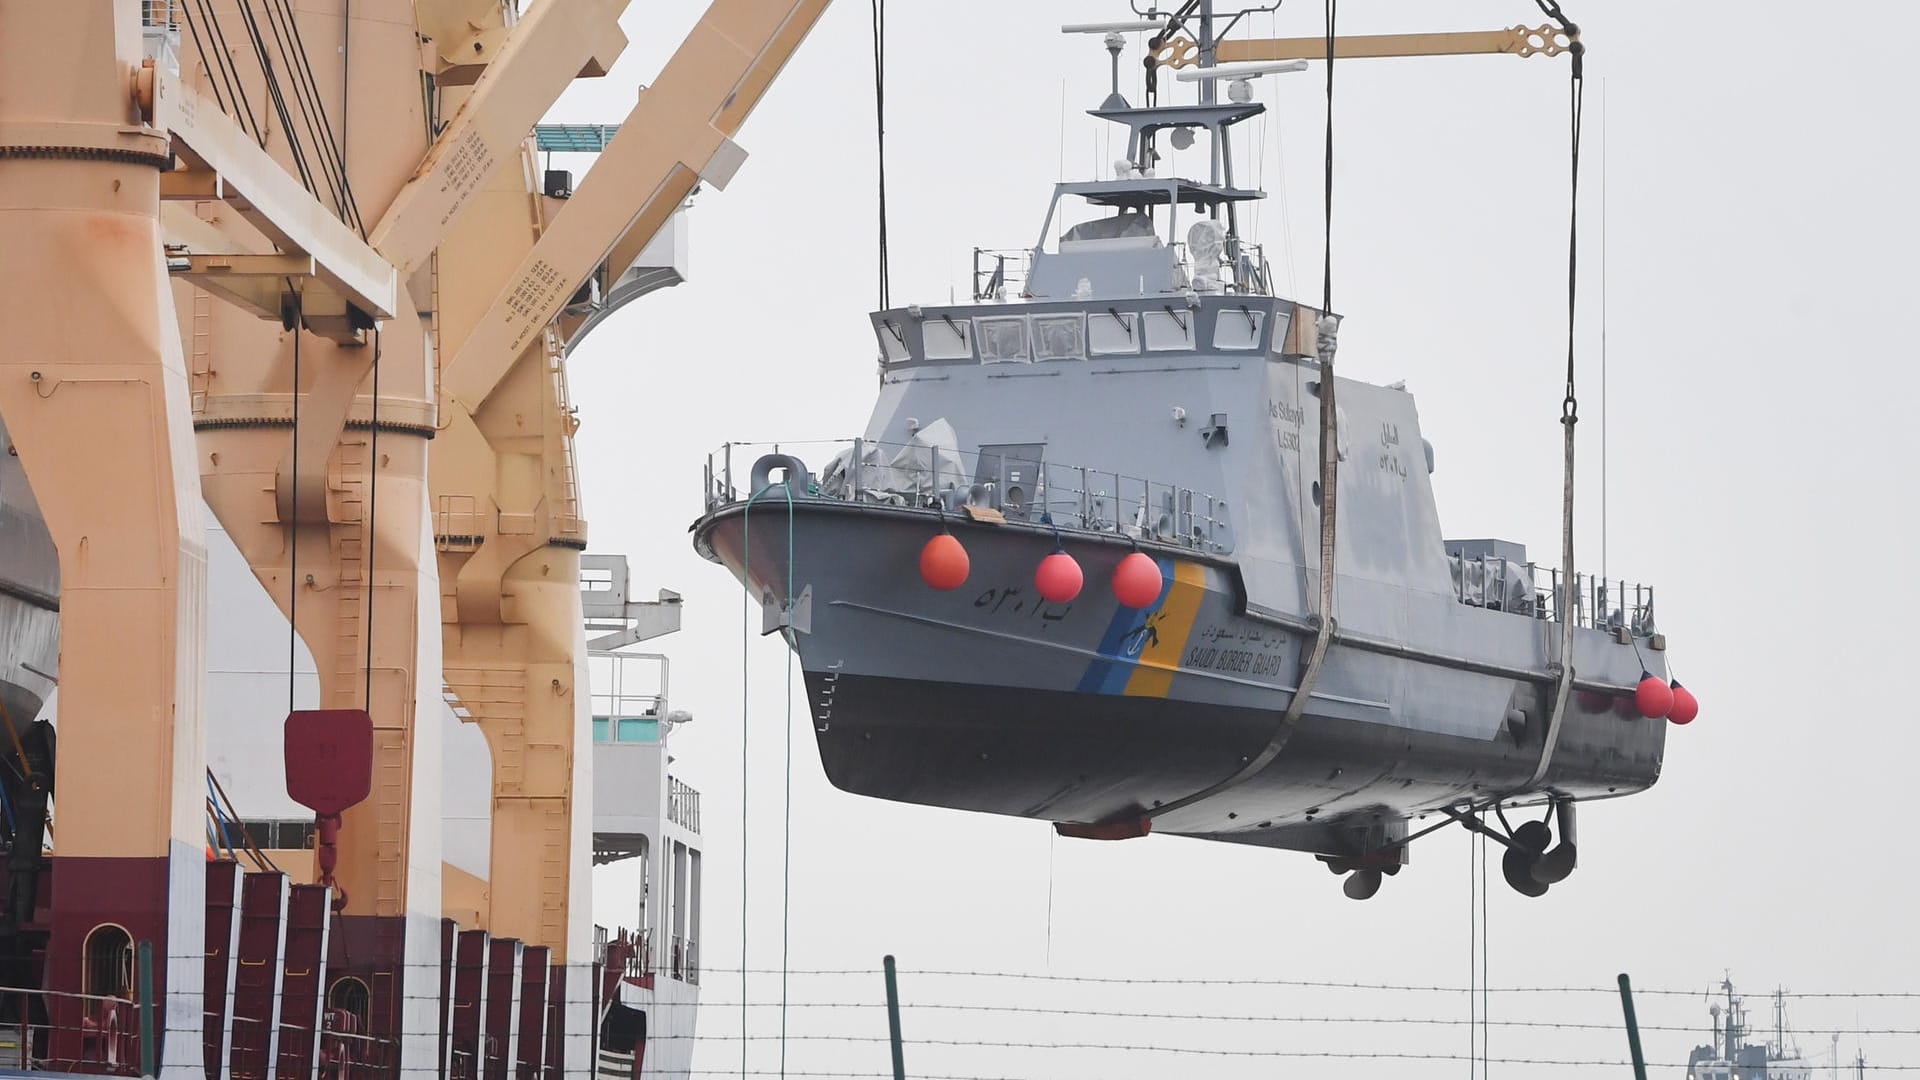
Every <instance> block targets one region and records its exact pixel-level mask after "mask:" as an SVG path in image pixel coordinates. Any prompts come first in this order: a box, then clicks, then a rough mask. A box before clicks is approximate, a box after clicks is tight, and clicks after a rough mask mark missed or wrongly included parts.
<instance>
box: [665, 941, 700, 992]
mask: <svg viewBox="0 0 1920 1080" xmlns="http://www.w3.org/2000/svg"><path fill="white" fill-rule="evenodd" d="M669 956H670V960H671V966H670V967H669V968H668V971H667V973H668V974H669V975H670V976H672V977H673V978H675V979H678V980H680V981H681V982H683V983H687V984H689V985H691V986H699V985H700V946H699V945H698V944H696V943H695V942H693V941H692V940H690V939H689V938H687V937H685V936H684V935H681V934H675V935H673V951H672V952H671V953H670V954H669Z"/></svg>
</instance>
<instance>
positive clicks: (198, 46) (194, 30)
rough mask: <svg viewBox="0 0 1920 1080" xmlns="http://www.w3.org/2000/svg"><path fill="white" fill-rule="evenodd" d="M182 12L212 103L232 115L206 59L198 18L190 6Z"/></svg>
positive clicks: (199, 1)
mask: <svg viewBox="0 0 1920 1080" xmlns="http://www.w3.org/2000/svg"><path fill="white" fill-rule="evenodd" d="M205 2H206V0H195V3H199V4H204V3H205ZM183 14H184V15H185V19H184V20H183V21H184V22H185V23H186V24H187V34H188V36H190V37H191V38H193V51H194V52H195V53H197V54H198V55H199V57H200V66H201V67H202V68H204V69H206V72H207V82H208V85H210V86H211V87H212V89H213V103H214V104H215V105H218V106H220V113H221V115H223V116H232V115H233V110H232V109H229V108H227V99H226V96H225V95H224V94H223V93H222V92H221V89H220V81H219V79H217V78H215V76H214V70H213V62H212V61H210V60H208V59H207V46H206V43H205V42H204V41H202V40H201V38H200V26H199V20H198V19H196V18H194V16H193V9H192V8H188V9H186V10H185V12H184V13H183ZM208 33H209V34H211V33H212V31H211V30H209V31H208ZM216 52H217V50H216ZM240 130H241V131H243V132H244V131H246V126H245V125H242V126H241V128H240Z"/></svg>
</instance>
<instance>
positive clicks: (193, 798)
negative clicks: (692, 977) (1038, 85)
mask: <svg viewBox="0 0 1920 1080" xmlns="http://www.w3.org/2000/svg"><path fill="white" fill-rule="evenodd" d="M625 6H626V3H625V0H565V2H560V0H547V2H543V3H539V4H536V5H533V6H531V8H530V9H529V10H528V11H527V12H525V13H524V14H519V13H518V9H519V7H520V5H519V4H518V3H509V2H506V0H359V2H358V3H353V4H348V3H346V2H345V0H332V2H327V0H322V2H315V3H303V4H301V5H300V7H299V9H298V10H295V9H294V7H293V6H292V5H288V4H280V5H278V6H277V7H276V6H275V5H272V4H267V5H263V6H262V8H261V9H258V10H256V9H255V8H254V7H253V5H249V4H233V3H196V4H193V5H191V6H190V8H189V5H185V4H182V5H179V6H178V7H177V8H176V7H175V6H174V5H172V4H167V3H164V2H161V3H157V4H156V3H155V2H154V0H146V2H144V3H143V2H141V0H76V2H74V3H69V4H57V5H56V4H45V3H41V2H40V0H0V252H4V255H5V258H6V259H7V261H8V264H9V269H10V270H13V271H15V272H14V273H12V274H10V275H9V277H10V284H9V287H8V288H6V289H4V290H0V325H4V326H6V327H7V339H6V344H5V347H4V349H3V350H0V410H3V411H4V413H5V416H6V420H7V425H8V428H7V429H8V431H9V433H10V437H11V439H12V444H13V445H12V447H11V449H12V450H13V452H16V453H18V455H19V456H20V458H21V461H22V464H23V466H24V468H25V471H26V473H27V476H28V477H29V480H30V481H31V483H32V485H33V488H34V491H35V492H36V494H37V495H38V496H39V501H40V505H41V507H42V510H43V512H44V514H45V516H46V519H47V523H48V526H49V529H50V531H51V532H52V534H53V537H54V539H55V542H56V545H57V547H58V548H59V554H60V564H61V573H62V583H63V588H62V596H61V652H62V662H61V676H62V682H63V684H64V685H63V691H64V692H63V693H62V695H61V706H60V715H61V738H62V743H63V748H64V749H65V753H63V754H62V755H61V756H60V758H59V763H58V766H57V776H58V788H59V800H60V803H59V805H60V809H61V816H60V830H59V846H58V855H57V857H56V859H55V860H54V865H55V873H56V876H57V877H58V878H59V879H60V881H61V883H62V885H61V891H60V896H61V906H60V907H59V908H58V909H57V910H56V912H55V915H54V918H53V922H52V928H51V933H50V938H49V942H48V957H49V960H48V966H47V986H48V988H49V989H52V990H67V991H76V990H79V989H82V981H83V974H82V972H81V970H80V967H81V964H80V957H81V954H82V951H83V944H84V940H85V939H86V938H87V936H88V935H89V933H91V932H92V931H93V930H94V929H96V928H98V927H101V926H104V925H108V924H112V925H115V926H118V927H120V928H123V929H124V930H125V931H126V932H128V933H129V934H131V935H132V936H134V937H137V938H141V939H145V940H150V941H152V942H153V943H154V945H155V956H156V960H155V964H156V966H157V971H156V972H155V974H158V975H159V979H158V980H157V982H156V985H158V986H163V987H165V992H166V995H167V997H166V1002H167V1013H168V1017H169V1020H168V1023H169V1027H170V1028H173V1027H175V1026H178V1027H186V1028H193V1027H194V1026H195V1025H197V1024H198V1023H199V1017H200V1016H201V1015H202V1008H201V1003H200V985H201V981H200V980H201V973H200V972H199V971H197V970H195V965H194V964H181V963H177V962H175V963H171V964H169V963H168V962H167V960H168V958H169V957H173V958H177V957H180V956H183V955H198V952H199V950H200V948H201V936H202V934H203V933H204V929H203V925H202V920H203V915H204V912H203V902H202V897H203V895H204V891H205V889H206V882H207V880H208V878H207V876H206V872H205V871H203V869H202V866H201V863H202V859H201V846H202V842H201V831H202V828H201V818H202V803H203V796H202V794H201V786H202V779H201V777H202V773H203V771H204V767H205V749H204V732H203V728H202V710H201V703H200V691H201V686H202V681H203V676H204V660H203V653H204V641H205V629H204V627H205V605H206V599H205V597H206V591H205V590H206V582H205V574H206V556H205V548H204V524H203V521H202V518H201V515H200V506H201V500H202V496H203V494H204V499H205V503H206V505H207V506H209V507H210V508H211V509H212V510H213V512H214V514H215V516H216V517H217V518H218V519H219V521H220V522H221V524H222V526H223V527H224V528H225V529H226V531H227V532H228V533H229V534H230V535H231V536H232V537H233V539H234V541H235V543H236V545H237V546H238V547H239V549H240V551H241V552H242V553H243V554H244V555H245V557H246V558H247V561H248V563H249V564H250V565H251V566H252V568H253V570H254V573H255V575H256V576H257V577H258V578H259V580H260V581H261V583H262V585H263V586H264V587H265V588H266V590H267V591H268V593H269V594H270V595H272V596H273V597H274V599H275V601H276V603H278V604H279V605H280V607H281V609H282V611H283V612H284V613H286V614H287V615H288V617H289V619H290V620H291V621H292V623H293V626H294V629H295V631H296V632H297V634H298V636H299V639H300V640H301V641H302V642H303V643H304V644H305V646H306V648H307V650H308V651H309V652H310V653H311V655H312V657H313V659H314V662H315V665H316V667H317V669H318V671H319V675H320V680H319V702H318V704H319V706H320V707H321V708H322V709H326V710H344V711H348V712H353V711H364V712H365V713H366V714H368V716H370V718H371V727H372V729H373V745H372V768H371V770H370V771H371V784H370V789H371V792H370V795H369V796H368V797H367V798H366V799H365V800H364V801H362V802H360V803H359V804H358V805H356V806H354V807H352V808H350V809H348V810H346V812H345V814H344V815H343V819H342V820H341V823H340V827H339V832H338V839H337V849H338V852H339V858H338V863H337V865H336V866H329V865H328V863H330V862H331V861H332V860H331V857H330V856H328V857H325V858H323V859H322V860H321V871H322V873H323V874H324V875H325V876H326V877H327V879H328V880H329V883H331V884H333V885H334V886H335V887H336V892H335V894H334V899H335V902H336V903H340V902H341V901H342V900H344V909H343V911H342V917H341V918H340V920H339V921H337V922H336V923H335V924H334V926H335V932H336V933H338V934H340V935H342V936H343V937H344V938H345V939H346V940H347V942H348V947H347V949H346V950H345V954H346V955H347V956H348V957H349V958H350V959H349V964H348V969H349V970H348V971H347V972H346V973H345V974H348V975H351V976H353V977H358V978H361V979H362V980H363V981H364V982H365V983H366V984H367V986H368V987H369V988H370V992H371V994H372V997H373V999H374V1000H373V1002H372V1008H371V1010H370V1023H371V1027H370V1029H369V1031H368V1034H369V1035H370V1036H373V1037H375V1038H378V1039H388V1040H396V1041H397V1042H398V1044H399V1057H398V1061H397V1065H398V1066H399V1067H400V1068H401V1069H402V1070H403V1071H407V1070H428V1069H435V1068H436V1065H435V1058H436V1057H440V1055H442V1054H443V1053H444V1051H443V1050H442V1049H441V1048H440V1047H439V1045H438V1043H439V1042H440V1040H439V1038H438V1036H437V1032H438V1025H439V1023H440V1020H439V1019H438V1018H436V1017H435V1016H434V1009H435V1005H434V1000H435V998H434V997H433V996H432V995H429V994H426V993H423V992H420V991H421V990H423V989H424V988H420V987H416V988H415V990H414V992H409V991H408V989H407V983H406V979H407V976H408V973H409V972H416V973H418V972H423V971H426V970H428V969H439V968H442V967H444V966H445V963H446V960H445V956H444V954H443V947H444V946H443V938H442V934H441V928H440V925H439V921H440V920H439V916H440V911H441V902H442V897H441V863H440V843H439V832H440V807H439V800H438V798H437V791H438V788H439V770H440V761H439V753H438V749H439V747H438V734H437V733H438V725H437V723H436V722H435V721H434V719H433V718H434V717H435V713H436V710H439V709H441V708H442V707H443V704H442V702H443V696H444V695H445V694H446V693H447V692H448V690H449V688H450V690H451V693H452V695H453V697H454V698H455V699H457V701H458V703H459V704H460V706H461V712H462V713H463V714H464V715H465V716H467V717H469V718H470V719H472V720H473V721H474V722H476V723H478V724H479V725H480V726H481V728H482V729H483V731H484V732H485V734H486V736H487V739H488V743H489V747H490V749H491V752H492V756H493V773H494V775H493V790H494V803H493V805H494V825H493V848H492V858H491V866H490V873H489V895H488V904H487V907H486V909H485V912H484V914H483V919H484V921H485V922H486V923H487V925H488V928H489V929H491V930H493V931H494V932H495V933H496V934H502V935H511V936H515V937H518V938H520V939H521V940H523V941H524V942H526V943H527V944H529V945H533V946H537V947H542V948H545V949H547V950H549V952H550V956H551V959H552V961H553V962H554V963H555V964H560V963H564V962H566V961H567V960H568V959H569V958H576V959H577V958H580V957H582V956H583V954H584V953H585V952H586V949H587V945H588V943H589V939H588V936H587V935H588V931H589V928H590V913H589V911H588V904H587V897H588V895H589V894H588V874H587V868H588V859H589V856H590V850H591V845H590V843H589V842H588V841H587V833H588V831H589V821H588V815H589V814H590V812H591V811H590V806H591V799H590V782H591V774H590V767H591V758H590V755H588V754H587V753H586V752H585V748H584V747H581V748H579V750H578V751H576V746H575V741H576V739H577V738H581V737H582V736H581V733H583V732H584V731H585V730H586V729H587V717H586V710H587V708H588V705H587V701H588V695H587V694H586V693H585V682H586V672H585V644H584V640H583V633H582V624H581V610H580V598H579V593H578V579H579V568H578V561H579V551H580V549H581V548H582V547H583V546H584V544H585V536H586V532H585V523H584V519H583V517H582V514H581V511H580V507H579V498H578V477H577V475H576V469H575V466H574V461H573V450H572V434H573V424H574V420H573V416H572V413H571V410H570V409H569V408H568V406H567V403H566V400H565V396H564V387H565V369H564V355H565V344H566V343H565V341H564V339H563V333H564V331H565V330H566V329H567V328H569V327H570V326H571V325H572V324H571V323H557V322H556V320H557V319H559V317H560V316H561V313H562V308H563V306H564V305H565V304H566V303H567V301H568V300H569V299H570V298H571V297H572V296H573V295H574V294H575V293H576V292H577V291H578V290H579V289H580V288H581V287H582V285H583V284H584V283H585V282H586V281H587V280H588V279H589V278H590V277H591V276H593V275H594V274H595V273H596V271H598V270H599V268H600V267H601V266H602V264H603V263H604V262H605V261H607V260H608V259H609V257H611V258H612V259H613V260H615V261H616V262H618V261H619V260H622V259H624V260H625V261H626V262H631V261H632V258H633V256H634V254H635V253H637V252H638V251H639V250H640V248H641V247H644V246H645V244H646V242H647V240H648V239H649V238H650V237H651V236H652V235H653V234H654V232H655V231H656V230H657V229H658V228H659V226H660V225H661V224H662V222H664V221H665V220H666V219H667V217H668V216H669V215H670V214H671V213H672V212H673V211H674V210H676V209H678V208H679V207H680V206H681V205H682V204H683V203H684V201H685V199H686V197H687V196H688V194H689V192H690V191H691V190H692V188H693V186H694V185H695V184H696V183H699V182H701V181H702V180H704V181H706V182H708V183H710V184H712V185H714V186H721V185H724V183H725V182H726V179H727V178H728V177H729V176H730V175H731V174H732V172H733V171H734V170H735V169H736V168H737V167H738V166H739V164H740V162H741V160H742V159H743V157H744V154H743V152H742V151H741V150H740V149H739V147H738V146H736V145H735V144H734V143H733V142H732V136H733V135H734V133H735V132H737V130H738V129H739V126H740V124H741V123H742V122H743V121H744V119H745V117H746V115H747V113H748V112H749V111H750V110H751V109H752V107H753V105H754V104H755V103H757V101H758V100H759V98H760V97H761V95H762V93H763V92H764V91H765V89H766V87H767V86H768V84H769V83H770V82H771V81H772V79H773V78H774V76H775V75H776V74H777V73H778V72H779V70H780V68H781V67H782V65H783V64H784V63H785V61H786V60H787V58H788V57H789V56H790V55H791V54H792V52H793V50H794V49H796V48H797V47H798V46H799V44H800V42H801V41H802V40H803V39H804V37H805V35H806V33H807V31H808V30H809V29H810V28H811V27H812V25H813V24H814V22H815V20H816V19H817V18H818V17H819V15H820V13H821V12H822V11H823V10H824V8H825V7H826V0H797V2H796V0H716V2H714V3H713V4H712V6H711V7H710V8H709V9H708V11H707V12H706V14H705V15H704V16H703V17H702V18H701V20H700V21H699V23H698V24H697V25H696V26H695V28H694V30H693V32H692V33H691V34H690V35H689V36H688V38H687V40H686V41H685V42H684V43H683V44H682V45H681V47H680V49H679V50H678V52H676V53H675V55H674V57H673V59H672V61H671V62H670V63H669V65H668V66H667V68H666V69H665V70H664V71H663V72H662V73H661V75H660V77H659V78H658V79H657V80H655V82H654V83H653V84H652V85H651V86H650V87H649V88H648V89H647V90H646V92H645V93H644V94H643V95H642V96H641V98H640V100H639V103H638V104H637V105H636V106H635V107H634V109H633V111H632V113H631V114H630V115H629V116H628V117H627V118H626V120H625V122H624V123H623V124H622V125H621V128H620V133H619V134H618V135H617V136H616V137H615V138H614V139H613V140H612V141H611V142H610V144H609V145H608V146H607V148H606V152H605V153H603V154H602V155H601V157H600V160H599V163H598V164H597V166H596V167H595V168H594V170H593V171H592V172H591V174H590V175H589V176H588V177H587V180H586V182H585V183H583V184H582V185H581V187H580V189H579V191H578V192H575V193H573V196H572V198H571V199H568V200H565V201H559V200H551V199H547V198H545V197H544V196H543V194H542V192H541V191H540V190H539V188H538V186H537V185H536V184H535V183H534V176H535V173H534V172H533V171H532V170H531V169H530V168H529V167H528V166H529V165H530V163H531V158H530V154H531V151H530V148H529V139H530V136H531V132H532V128H533V125H534V123H535V121H536V120H538V119H539V117H540V116H541V114H542V113H544V112H545V111H546V109H547V108H548V107H549V106H550V105H551V103H552V102H553V101H554V100H555V98H557V97H558V95H559V94H560V92H561V91H562V90H564V89H565V88H566V86H567V85H569V84H570V82H571V81H572V80H573V79H574V78H576V77H581V76H594V75H600V74H604V73H605V72H606V71H607V70H608V69H609V68H610V67H611V65H612V63H613V61H614V59H615V58H616V57H617V56H618V55H619V54H620V52H621V50H622V48H623V47H624V45H625V44H626V39H625V37H624V35H623V34H622V32H621V30H620V27H619V24H618V18H619V16H620V14H621V11H622V10H623V9H624V8H625ZM261 12H264V14H261ZM262 18H264V19H265V20H266V26H265V28H264V29H263V28H262V26H261V24H260V21H259V20H260V19H262ZM156 20H158V22H159V24H160V25H161V26H163V27H173V28H179V27H181V26H184V27H185V29H186V30H187V31H188V34H189V36H190V37H191V40H192V42H193V45H192V47H191V48H183V49H182V55H181V56H180V61H181V62H180V64H179V69H178V71H175V70H171V69H170V66H169V64H167V63H166V62H165V61H164V60H160V61H158V62H156V60H155V59H149V58H146V57H144V56H143V52H142V29H143V24H146V25H147V26H148V27H149V28H150V27H151V26H152V25H153V24H155V22H156ZM248 42H251V44H252V45H253V46H254V47H255V52H256V54H257V55H256V56H254V57H252V58H251V59H250V58H249V57H248V55H247V52H246V49H245V47H244V45H245V43H248ZM309 45H312V46H315V47H312V48H309V47H308V46H309ZM321 46H324V47H321ZM336 46H337V47H336ZM276 50H277V51H276ZM254 61H257V62H254ZM349 64H351V71H349V70H348V65H349ZM436 253H438V254H439V256H444V257H437V254H436ZM620 265H622V266H624V265H625V263H621V264H620ZM29 271H30V272H29ZM443 649H444V671H445V679H444V680H443ZM290 663H291V658H290ZM260 719H261V722H263V723H266V722H272V721H273V720H275V719H277V718H267V717H262V718H260ZM130 808H131V809H132V812H131V813H130V812H129V810H130ZM329 838H331V834H329ZM329 870H331V873H328V871H329ZM283 903H284V901H283ZM169 942H171V943H172V944H169ZM574 967H575V968H578V967H579V965H578V964H576V965H574ZM414 977H415V978H418V977H419V976H418V975H415V976H414ZM582 981H583V980H582ZM585 1000H586V996H585V994H584V993H574V992H569V993H568V995H567V1001H568V1011H569V1013H570V1014H571V1015H572V1016H573V1019H572V1020H571V1021H570V1022H569V1023H568V1024H567V1028H566V1030H567V1032H568V1036H569V1039H570V1040H584V1038H585V1037H586V1035H587V1032H588V1030H589V1025H588V1023H587V1022H586V1014H585V1009H584V1005H583V1003H584V1001H585ZM75 1026H76V1029H77V1025H75ZM440 1060H441V1061H442V1063H444V1060H445V1059H444V1057H440ZM567 1060H568V1065H569V1071H573V1070H576V1069H585V1068H586V1067H588V1065H589V1064H590V1063H589V1062H588V1061H587V1054H586V1053H585V1050H584V1042H582V1043H581V1044H580V1048H579V1049H577V1050H576V1051H575V1052H574V1053H570V1054H568V1055H567ZM159 1065H160V1067H161V1068H162V1069H164V1070H166V1071H168V1072H170V1073H175V1074H179V1075H185V1074H186V1071H187V1070H191V1071H192V1072H194V1073H196V1074H197V1073H198V1072H199V1070H200V1048H199V1046H198V1045H196V1044H194V1043H193V1041H192V1040H190V1039H186V1038H173V1039H169V1040H167V1041H166V1043H165V1059H164V1060H163V1061H162V1062H160V1063H159Z"/></svg>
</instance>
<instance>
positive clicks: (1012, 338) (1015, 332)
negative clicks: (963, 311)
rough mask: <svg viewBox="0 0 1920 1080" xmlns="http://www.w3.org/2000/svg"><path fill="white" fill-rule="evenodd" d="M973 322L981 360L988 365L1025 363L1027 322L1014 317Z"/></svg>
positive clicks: (1026, 356) (1026, 357)
mask: <svg viewBox="0 0 1920 1080" xmlns="http://www.w3.org/2000/svg"><path fill="white" fill-rule="evenodd" d="M974 322H975V323H976V325H977V327H978V335H979V338H980V359H981V360H983V361H985V362H986V363H989V364H996V363H1010V362H1011V363H1025V362H1026V361H1027V359H1028V355H1027V320H1025V319H1022V318H1017V317H1016V318H1011V319H1007V318H1002V319H976V320H974Z"/></svg>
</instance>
